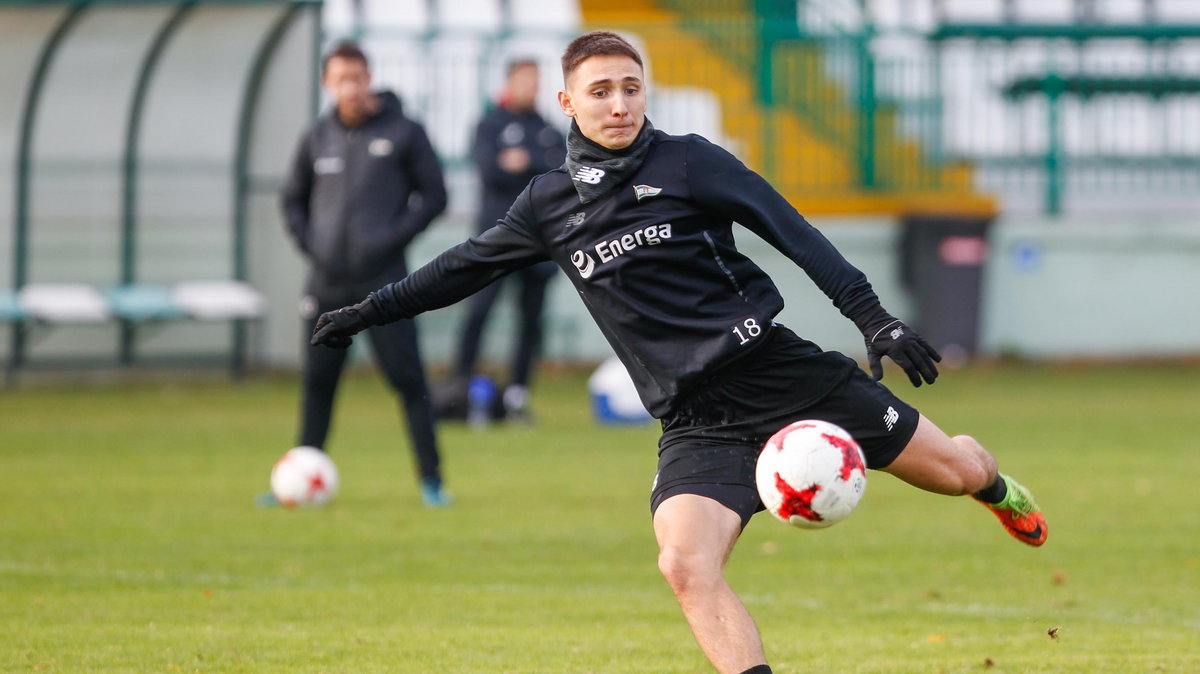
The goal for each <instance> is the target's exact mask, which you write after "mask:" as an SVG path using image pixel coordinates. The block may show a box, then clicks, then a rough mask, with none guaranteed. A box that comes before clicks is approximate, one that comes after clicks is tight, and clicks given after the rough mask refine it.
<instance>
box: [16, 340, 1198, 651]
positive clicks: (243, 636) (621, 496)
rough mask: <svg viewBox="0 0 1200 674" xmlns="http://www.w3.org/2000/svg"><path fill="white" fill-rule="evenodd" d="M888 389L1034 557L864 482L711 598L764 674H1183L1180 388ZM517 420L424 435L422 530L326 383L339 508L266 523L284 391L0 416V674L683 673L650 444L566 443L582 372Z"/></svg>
mask: <svg viewBox="0 0 1200 674" xmlns="http://www.w3.org/2000/svg"><path fill="white" fill-rule="evenodd" d="M887 381H888V382H890V383H892V384H893V385H895V386H897V387H898V389H899V390H901V391H902V393H903V395H905V396H906V398H907V399H908V400H910V401H912V402H913V403H914V404H916V405H917V406H918V407H920V408H921V409H922V411H924V412H925V413H926V414H927V415H929V416H930V417H931V418H933V419H934V420H935V421H937V422H938V423H939V424H940V425H942V426H943V427H944V428H946V429H947V430H948V431H950V432H952V433H953V432H970V433H972V434H974V435H976V436H977V437H979V438H980V439H981V440H982V441H983V442H984V443H985V444H986V445H988V446H989V447H990V448H991V449H992V450H993V452H994V453H996V454H997V456H998V457H999V458H1000V461H1001V465H1002V467H1003V468H1004V469H1005V470H1006V471H1008V472H1010V473H1012V474H1014V475H1015V476H1017V477H1018V479H1020V480H1021V481H1023V482H1024V483H1025V484H1027V485H1028V486H1030V487H1031V488H1032V489H1034V491H1035V493H1036V494H1037V496H1038V498H1039V500H1040V502H1041V504H1042V507H1043V508H1044V510H1046V511H1047V515H1048V518H1049V522H1050V526H1051V534H1050V540H1049V542H1048V543H1047V544H1046V546H1045V547H1044V548H1042V549H1038V550H1035V549H1029V548H1026V547H1025V546H1023V545H1021V544H1019V543H1017V542H1015V541H1013V540H1012V539H1010V538H1009V537H1008V536H1007V535H1006V534H1005V533H1004V532H1003V531H1002V529H1001V528H1000V527H999V525H998V524H997V523H996V522H995V521H994V519H993V518H992V516H991V515H990V514H988V513H987V512H986V511H985V510H984V509H983V508H981V507H980V506H978V505H976V504H974V503H973V502H971V501H970V500H969V499H950V498H946V497H938V496H933V495H930V494H925V493H922V492H918V491H916V490H914V489H912V488H909V487H906V486H904V485H902V484H900V483H899V482H897V481H896V480H894V479H893V478H891V477H890V476H887V475H883V474H878V473H876V474H873V475H872V476H871V478H872V480H871V483H870V486H869V487H868V489H867V494H866V498H865V499H864V501H863V503H862V504H861V505H860V507H859V510H858V512H856V513H855V514H854V516H853V517H851V518H850V519H849V520H847V521H846V522H844V523H842V524H839V525H838V526H836V527H834V528H832V529H829V530H824V531H816V532H808V531H800V530H793V529H790V528H788V527H786V526H784V525H782V524H779V523H777V522H775V521H774V520H772V519H770V518H769V517H768V516H767V515H759V516H758V517H757V518H755V521H754V522H752V523H751V525H750V526H749V528H748V529H747V531H746V534H745V535H744V537H743V540H742V542H741V543H740V545H739V547H738V549H737V550H736V552H735V553H734V557H733V559H732V560H731V562H730V565H729V575H730V577H731V581H732V583H733V585H734V588H735V589H736V590H737V591H738V592H739V594H741V596H742V597H743V598H744V599H745V601H746V603H747V604H748V606H749V607H750V610H751V612H752V613H753V614H754V615H755V618H756V619H757V621H758V623H759V626H760V627H761V629H762V631H763V637H764V641H765V643H766V647H767V652H768V655H769V657H770V658H771V660H772V664H773V665H774V666H775V669H776V671H777V672H783V673H791V672H981V671H988V672H1122V673H1124V672H1181V673H1183V672H1196V671H1200V507H1197V503H1196V494H1197V493H1198V492H1200V484H1198V483H1197V479H1198V477H1200V385H1198V384H1197V381H1200V366H1197V365H1194V364H1193V365H1188V366H1166V365H1162V366H1149V367H1146V368H1144V369H1143V368H1140V367H1133V366H1121V367H1117V366H1112V367H1088V368H1083V367H1079V368H1068V367H1033V366H1019V367H1011V368H985V367H979V368H973V369H968V370H959V371H950V372H948V373H946V375H945V376H944V377H943V379H942V380H941V381H939V383H938V384H937V385H936V386H934V387H932V388H928V387H923V388H921V389H920V390H916V391H914V390H912V389H910V388H908V385H907V383H904V384H903V387H901V382H903V377H902V376H901V375H900V374H899V372H898V371H894V370H893V371H890V372H889V378H888V380H887ZM534 402H535V409H536V410H537V412H538V413H539V416H538V423H537V425H536V426H535V427H533V428H504V429H498V430H493V431H488V432H473V431H471V430H470V429H467V428H464V427H462V426H460V425H449V426H444V427H443V434H442V443H443V452H444V456H445V463H446V470H447V477H448V484H449V486H450V488H451V491H452V492H453V494H454V496H455V499H456V502H455V506H454V507H453V508H451V509H448V510H444V511H429V510H426V509H424V508H423V507H422V506H421V505H420V502H419V498H418V495H417V489H416V485H415V480H414V479H413V469H412V465H411V459H410V455H409V452H408V450H407V445H406V440H405V439H404V437H405V436H404V434H402V433H400V432H399V423H400V422H399V420H398V417H397V413H396V408H395V402H394V400H393V398H392V397H391V396H390V395H389V394H388V393H387V392H386V391H385V390H384V388H383V387H382V386H381V384H380V383H379V380H378V379H377V378H376V377H374V376H368V375H362V374H359V375H356V376H354V377H353V378H351V379H350V380H349V381H348V382H347V383H346V385H345V387H344V389H343V392H342V397H341V400H340V407H339V410H338V416H337V419H336V426H335V430H334V436H333V438H332V439H331V450H332V452H333V455H334V458H335V460H336V461H337V462H338V465H339V467H340V470H341V475H342V491H341V494H340V495H339V497H338V499H337V500H336V501H335V502H334V504H332V505H331V506H330V507H328V508H325V509H319V510H295V511H289V510H284V509H279V508H275V509H259V508H256V507H255V506H254V505H253V503H252V501H253V497H254V496H255V495H256V494H258V493H260V492H262V491H264V489H265V488H266V484H267V477H268V473H269V470H270V467H271V464H272V462H273V461H274V460H275V459H276V458H277V457H278V456H279V455H280V454H281V453H282V452H283V451H284V450H285V449H287V447H288V446H290V440H291V439H292V434H293V429H294V425H295V419H294V416H295V412H296V407H297V385H296V382H295V381H294V380H293V379H288V378H264V379H256V380H251V381H249V382H244V383H241V384H229V383H226V382H219V381H207V382H200V383H194V384H182V383H179V384H170V385H165V384H161V383H140V384H118V385H105V386H99V385H96V386H81V387H69V386H58V385H47V384H42V385H35V386H32V387H27V388H25V389H23V390H19V391H5V392H0V460H2V464H0V465H2V471H0V514H2V518H0V630H2V636H0V669H3V670H5V671H49V672H85V671H111V672H175V671H183V672H706V671H710V670H709V668H708V664H707V661H706V660H705V659H704V657H703V656H702V655H701V653H700V651H699V649H698V648H697V647H696V645H695V643H694V641H693V640H692V637H691V634H690V632H689V631H688V629H687V626H686V624H685V622H684V620H683V618H682V616H681V614H680V613H679V610H678V607H677V606H676V604H675V602H674V598H673V597H672V595H671V594H670V592H669V590H668V588H667V587H666V584H665V583H664V582H663V581H662V580H661V578H660V577H659V576H658V572H657V568H656V565H655V554H656V546H655V543H654V539H653V535H652V532H651V529H650V521H649V516H648V508H647V494H648V490H649V487H650V481H651V478H652V477H653V472H654V465H655V441H656V437H657V436H656V433H655V430H654V429H653V428H652V427H640V428H633V429H628V428H624V429H621V428H599V427H596V426H595V425H594V424H593V423H592V422H591V420H590V418H589V413H588V409H587V401H586V394H585V392H584V376H583V375H581V374H553V375H547V376H546V377H545V378H544V379H543V380H542V383H541V385H540V386H539V388H538V390H537V391H536V395H535V401H534ZM1051 631H1053V632H1054V635H1053V637H1052V636H1051V634H1050V632H1051Z"/></svg>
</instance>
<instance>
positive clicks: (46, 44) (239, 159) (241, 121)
mask: <svg viewBox="0 0 1200 674" xmlns="http://www.w3.org/2000/svg"><path fill="white" fill-rule="evenodd" d="M321 4H322V0H49V1H47V0H0V9H3V8H4V7H14V6H16V7H21V6H24V7H39V8H45V7H47V6H51V7H53V6H59V7H62V9H63V14H62V16H61V18H59V19H58V21H57V23H56V24H55V25H54V28H53V29H52V30H51V31H50V32H49V34H48V35H47V37H46V39H45V40H44V41H43V43H42V45H41V48H40V50H39V52H38V56H37V59H36V61H35V62H34V66H33V69H32V74H31V76H30V79H29V80H27V85H26V94H25V97H24V100H23V101H22V102H21V106H20V121H19V125H18V145H17V152H16V157H15V162H14V164H15V176H14V187H15V190H14V209H13V215H14V218H13V256H14V260H13V272H12V286H13V288H12V289H13V291H19V290H20V289H21V288H22V287H24V286H25V285H27V284H28V281H29V245H30V202H31V196H30V192H31V187H32V180H33V168H34V167H33V162H32V153H33V138H34V133H35V132H36V130H37V121H38V111H39V106H40V104H41V101H42V97H43V93H44V89H45V86H46V81H47V78H48V75H49V73H50V71H51V69H52V66H53V64H54V61H55V58H56V57H57V55H58V54H59V53H60V51H61V49H62V47H63V45H64V44H65V43H67V42H68V41H69V40H70V37H71V34H72V31H73V29H74V28H75V27H76V26H77V25H79V23H80V20H81V19H82V18H84V16H85V15H86V14H87V13H88V12H89V11H99V10H101V9H102V8H103V7H105V6H125V7H128V6H130V5H134V6H136V5H174V10H173V11H172V12H171V13H170V14H169V15H168V17H167V19H166V20H165V21H164V22H163V23H162V24H161V25H160V26H159V28H158V30H157V32H156V34H155V35H154V37H153V39H152V40H151V42H150V45H149V47H148V48H147V49H146V51H145V53H144V54H143V56H142V58H141V60H140V63H139V66H138V73H137V78H136V84H135V85H134V87H133V92H132V95H131V100H130V105H129V113H128V117H127V119H126V123H125V128H124V143H123V149H122V155H121V177H120V183H121V195H120V205H119V218H120V223H121V224H120V226H121V236H120V240H121V259H120V273H119V283H120V284H121V285H123V286H128V285H131V284H135V283H137V281H138V279H137V272H136V260H137V240H138V237H137V233H138V213H137V205H138V192H137V182H138V178H139V175H140V174H139V169H140V166H139V161H138V153H139V149H140V136H141V131H142V122H143V113H144V110H145V105H146V100H147V98H148V95H149V92H150V89H151V86H152V84H153V80H154V74H155V71H156V69H157V67H158V65H159V63H160V62H161V60H162V55H163V53H164V52H165V50H166V48H167V47H168V45H169V44H170V42H171V40H172V39H173V38H174V37H175V36H176V35H178V34H179V33H180V31H181V29H182V28H183V27H184V26H185V25H186V23H187V21H188V19H189V18H190V17H191V16H192V15H193V14H194V11H195V10H196V9H197V8H199V7H202V6H206V5H256V6H262V5H268V6H269V5H277V6H279V7H280V14H279V16H278V17H277V18H276V19H275V20H274V21H273V22H272V23H271V26H270V28H269V30H268V31H267V32H266V34H265V35H264V37H263V39H262V41H261V42H260V43H259V45H258V47H257V48H256V49H255V51H254V55H253V57H252V60H251V62H250V65H249V68H248V70H247V75H246V79H245V82H244V85H243V86H242V89H241V94H240V100H239V103H238V105H237V110H238V112H237V121H236V132H235V134H234V138H233V139H232V141H233V143H234V146H233V153H232V156H233V157H234V161H233V186H234V193H233V212H232V213H231V218H230V219H231V226H232V229H233V235H232V242H233V251H232V255H233V259H232V270H233V276H234V279H235V280H239V281H245V280H246V278H247V274H248V270H247V264H246V253H245V248H246V244H247V231H246V230H247V222H246V221H247V211H248V206H247V201H248V199H249V196H250V187H249V185H250V178H249V175H248V174H249V156H250V151H249V145H250V142H249V141H250V135H251V132H252V129H253V127H254V120H255V115H256V113H257V109H258V102H259V91H260V89H261V86H262V84H263V80H264V78H265V76H266V74H267V72H268V70H269V68H270V65H271V63H272V60H273V58H274V56H275V53H276V51H277V48H278V46H279V44H280V42H281V41H282V40H283V38H284V37H285V36H286V35H287V32H288V29H289V28H290V27H291V26H292V24H293V23H294V22H295V20H296V19H297V18H298V17H299V16H300V15H301V14H302V13H303V12H305V11H312V12H314V13H315V19H314V22H313V23H314V26H315V35H314V36H313V41H312V49H313V55H312V61H311V63H312V64H313V66H314V67H315V65H316V64H318V63H319V58H320V56H319V51H320V48H321V44H320V35H321ZM11 327H12V340H11V344H10V349H11V351H10V357H9V364H8V371H7V374H8V379H9V380H10V381H11V380H12V378H13V376H14V375H15V373H16V372H17V371H18V370H19V369H20V368H21V366H22V365H23V363H24V360H25V356H26V352H27V349H28V331H29V329H30V326H29V324H28V323H27V322H26V321H20V320H18V321H14V322H13V324H12V326H11ZM233 329H234V337H233V340H234V348H233V352H234V353H233V356H232V365H233V368H234V370H235V372H241V371H242V370H243V368H244V366H245V362H246V350H247V348H248V340H247V325H246V321H245V320H244V319H238V320H235V321H234V327H233ZM135 331H136V326H135V325H134V324H133V323H132V322H130V321H122V325H121V339H120V343H121V346H120V360H121V362H122V363H128V362H131V361H132V360H133V355H134V354H133V352H134V345H135Z"/></svg>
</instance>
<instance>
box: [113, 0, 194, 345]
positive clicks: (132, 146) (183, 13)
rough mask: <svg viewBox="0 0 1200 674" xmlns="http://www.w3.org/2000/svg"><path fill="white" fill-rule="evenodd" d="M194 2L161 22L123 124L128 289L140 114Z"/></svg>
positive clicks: (129, 333) (125, 341)
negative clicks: (164, 54)
mask: <svg viewBox="0 0 1200 674" xmlns="http://www.w3.org/2000/svg"><path fill="white" fill-rule="evenodd" d="M195 6H196V5H195V0H184V1H183V2H181V3H180V4H179V6H178V7H176V8H175V11H174V12H172V14H171V16H169V17H168V18H167V20H166V21H164V22H163V25H162V27H161V28H159V30H158V34H157V35H155V36H154V40H153V41H152V42H151V43H150V47H149V49H147V50H146V55H145V56H144V57H143V58H142V64H141V67H140V68H139V70H138V77H137V84H136V85H135V86H134V88H133V97H132V100H131V102H130V104H129V118H128V120H126V124H125V156H124V161H123V163H122V175H121V185H122V192H121V284H122V285H130V284H132V283H133V282H134V281H136V280H137V178H138V145H139V140H140V139H141V136H140V132H141V130H142V114H143V112H144V111H145V108H146V94H147V92H149V90H150V81H151V79H153V76H154V70H155V68H156V67H157V66H158V63H159V60H160V58H161V56H162V52H163V50H164V49H165V48H166V46H167V44H168V43H169V42H170V40H171V38H172V37H173V36H174V35H175V33H176V31H177V30H178V29H179V27H180V26H181V25H183V21H184V19H185V18H186V17H187V15H188V13H189V12H190V11H191V10H192V8H194V7H195ZM136 341H137V327H136V326H135V325H134V323H133V322H131V321H121V345H120V353H119V355H118V358H119V360H120V362H121V363H123V364H128V363H132V362H133V357H134V346H135V343H136Z"/></svg>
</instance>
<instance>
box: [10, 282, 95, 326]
mask: <svg viewBox="0 0 1200 674" xmlns="http://www.w3.org/2000/svg"><path fill="white" fill-rule="evenodd" d="M17 300H18V302H19V304H20V306H21V309H22V310H23V311H24V312H25V313H26V314H28V315H29V316H30V317H32V318H35V319H37V320H40V321H45V322H48V323H100V322H103V321H107V320H109V319H110V318H111V317H112V312H111V310H110V309H109V305H108V301H107V300H105V299H104V296H103V295H101V294H100V291H99V290H96V289H95V288H93V287H92V286H90V285H87V284H85V283H31V284H29V285H27V286H24V287H23V288H21V290H20V291H19V292H18V293H17Z"/></svg>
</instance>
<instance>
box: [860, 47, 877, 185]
mask: <svg viewBox="0 0 1200 674" xmlns="http://www.w3.org/2000/svg"><path fill="white" fill-rule="evenodd" d="M856 52H857V55H858V74H859V81H858V115H859V118H858V178H859V187H861V188H863V189H868V190H869V189H873V188H874V187H875V184H876V176H875V117H876V109H877V104H876V103H877V102H876V99H875V60H874V59H873V58H872V56H871V34H870V29H869V28H864V29H863V32H862V33H861V34H860V35H858V37H857V38H856Z"/></svg>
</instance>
